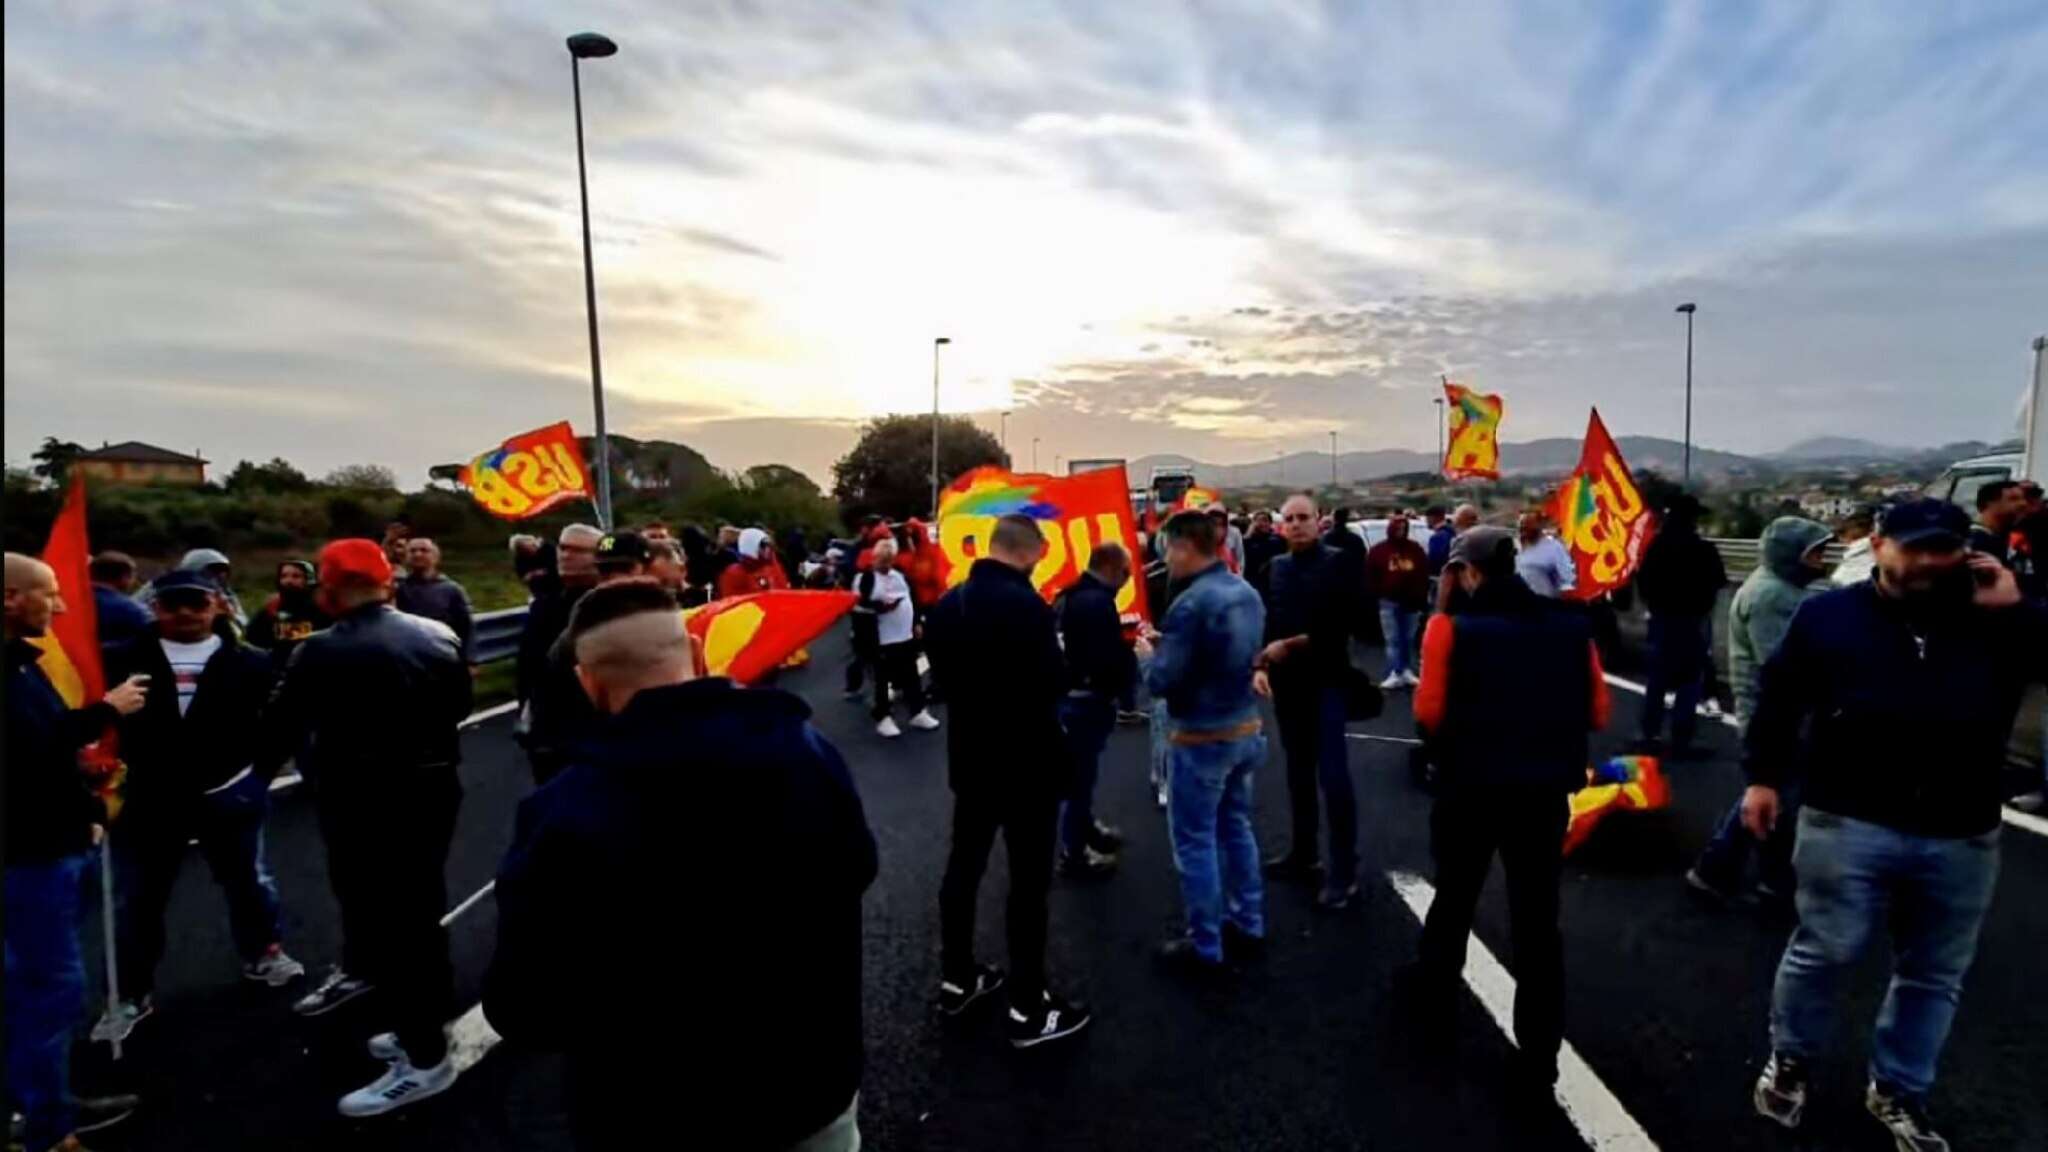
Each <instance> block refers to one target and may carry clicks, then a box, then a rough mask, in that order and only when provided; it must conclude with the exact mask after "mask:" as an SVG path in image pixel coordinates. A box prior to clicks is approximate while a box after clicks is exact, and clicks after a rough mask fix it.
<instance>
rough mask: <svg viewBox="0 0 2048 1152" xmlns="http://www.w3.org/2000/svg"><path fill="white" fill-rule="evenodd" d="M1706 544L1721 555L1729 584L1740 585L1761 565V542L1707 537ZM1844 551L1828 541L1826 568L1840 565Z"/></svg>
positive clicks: (1839, 546) (1839, 545)
mask: <svg viewBox="0 0 2048 1152" xmlns="http://www.w3.org/2000/svg"><path fill="white" fill-rule="evenodd" d="M1707 543H1709V544H1712V545H1713V546H1714V548H1715V550H1716V551H1718V552H1720V553H1721V566H1722V567H1724V568H1726V569H1727V570H1728V582H1729V583H1731V584H1740V583H1741V582H1742V581H1743V580H1744V579H1745V578H1747V577H1748V576H1749V574H1750V573H1751V572H1754V571H1756V567H1757V565H1758V564H1760V563H1762V557H1761V553H1762V548H1763V545H1762V542H1761V541H1757V540H1729V539H1725V538H1716V537H1709V538H1708V539H1707ZM1845 551H1846V549H1845V548H1844V547H1843V546H1842V544H1841V543H1840V542H1839V541H1829V543H1828V546H1827V552H1826V555H1827V562H1828V567H1830V568H1833V567H1834V566H1835V565H1837V564H1840V563H1841V562H1842V553H1843V552H1845Z"/></svg>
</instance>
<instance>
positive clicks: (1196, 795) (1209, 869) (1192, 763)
mask: <svg viewBox="0 0 2048 1152" xmlns="http://www.w3.org/2000/svg"><path fill="white" fill-rule="evenodd" d="M1170 761H1171V764H1172V769H1171V771H1172V785H1171V788H1172V791H1171V793H1170V794H1169V796H1168V799H1167V805H1166V824H1167V829H1168V831H1169V832H1171V833H1172V835H1173V862H1174V866H1175V867H1177V868H1179V869H1180V894H1181V900H1182V902H1183V903H1185V904H1186V905H1187V910H1188V935H1189V936H1190V937H1191V938H1192V939H1193V940H1194V942H1195V950H1196V951H1197V952H1200V953H1201V954H1202V958H1203V959H1205V960H1209V961H1212V962H1215V963H1219V964H1220V963H1222V961H1223V922H1224V920H1226V919H1228V920H1229V921H1230V923H1231V924H1232V925H1234V926H1235V927H1236V928H1237V930H1238V931H1240V932H1242V933H1244V934H1245V935H1247V936H1252V937H1264V936H1265V934H1266V889H1265V880H1264V878H1263V877H1261V875H1260V873H1259V842H1258V840H1257V839H1256V838H1255V837H1254V836H1253V835H1252V773H1253V772H1254V771H1256V770H1257V769H1258V767H1259V765H1261V764H1263V763H1265V762H1266V738H1265V736H1264V735H1261V734H1257V733H1254V734H1253V735H1250V736H1247V737H1244V738H1243V739H1241V740H1226V741H1223V742H1220V743H1216V744H1197V745H1192V746H1182V745H1178V744H1176V745H1174V746H1173V749H1172V752H1171V753H1170ZM1219 856H1220V858H1221V859H1220V862H1219Z"/></svg>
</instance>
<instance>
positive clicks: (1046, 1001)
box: [925, 515, 1089, 1048]
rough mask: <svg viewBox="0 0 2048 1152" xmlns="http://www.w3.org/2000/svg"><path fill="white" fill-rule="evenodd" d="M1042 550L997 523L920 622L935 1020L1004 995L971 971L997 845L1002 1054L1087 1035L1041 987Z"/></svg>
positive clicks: (1046, 785) (1046, 851)
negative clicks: (930, 721)
mask: <svg viewBox="0 0 2048 1152" xmlns="http://www.w3.org/2000/svg"><path fill="white" fill-rule="evenodd" d="M1044 554H1045V537H1044V535H1043V534H1042V533H1041V532H1040V531H1039V528H1038V522H1037V521H1035V520H1033V519H1031V518H1030V517H1028V516H1019V515H1012V516H1005V517H1003V518H1001V519H1000V520H998V521H996V526H995V529H994V531H992V532H991V533H990V534H989V541H988V549H987V555H986V557H985V558H984V559H980V560H976V561H975V562H974V567H973V568H972V569H970V570H969V571H968V574H967V581H966V583H964V584H961V585H960V586H958V587H956V588H954V589H953V590H952V591H950V592H948V593H946V594H945V596H943V597H941V598H940V599H939V602H938V603H937V604H936V605H934V606H933V607H932V610H931V613H930V615H928V616H927V617H926V619H925V643H926V646H927V650H928V652H929V654H930V658H931V663H932V674H933V676H934V677H935V678H936V679H937V680H938V681H939V683H940V685H941V686H942V687H943V688H944V690H945V693H946V701H947V707H948V709H949V711H950V716H949V719H950V720H951V723H949V724H948V725H947V730H946V752H947V759H948V762H949V767H948V770H947V780H948V783H949V784H950V785H951V786H952V789H953V849H952V853H951V854H950V855H949V856H948V857H947V858H946V876H945V880H944V881H943V882H942V883H941V885H940V888H939V930H940V935H941V938H942V940H941V947H942V949H943V956H942V957H941V960H940V967H941V972H940V983H939V1010H940V1011H941V1012H943V1013H945V1014H946V1015H948V1016H958V1015H960V1014H961V1013H963V1012H965V1011H966V1010H967V1009H968V1007H969V1006H971V1005H972V1004H974V1003H975V1002H976V1001H978V1000H980V999H981V998H982V997H984V996H987V995H988V994H989V993H991V992H994V991H996V990H997V989H999V988H1001V987H1002V986H1003V973H1002V971H1001V969H998V968H991V967H986V966H977V965H976V964H975V961H974V904H975V893H976V890H977V889H979V888H980V887H981V874H982V872H983V871H985V870H986V869H987V867H988V853H989V849H990V848H992V847H993V846H994V845H995V838H996V833H997V832H999V831H1000V832H1001V833H1002V834H1003V843H1004V844H1005V845H1006V846H1007V848H1008V850H1009V857H1010V901H1009V911H1008V934H1009V942H1010V968H1011V973H1010V981H1009V984H1010V996H1009V999H1010V1010H1009V1015H1008V1017H1007V1018H1006V1021H1005V1026H1006V1031H1007V1032H1008V1033H1009V1038H1010V1043H1011V1044H1012V1045H1013V1046H1015V1047H1018V1048H1030V1047H1034V1046H1036V1045H1039V1044H1043V1043H1046V1042H1048V1041H1053V1040H1058V1039H1061V1038H1063V1037H1066V1036H1071V1035H1073V1034H1074V1033H1076V1032H1079V1031H1080V1030H1081V1029H1083V1028H1085V1027H1087V1025H1088V1020H1089V1016H1088V1012H1087V1010H1086V1009H1084V1008H1082V1007H1080V1006H1078V1005H1072V1004H1068V1003H1067V1002H1066V1001H1064V1000H1062V999H1060V998H1059V997H1056V996H1054V995H1053V994H1052V993H1051V992H1050V991H1049V990H1047V988H1046V986H1045V931H1046V929H1045V917H1046V912H1045V897H1046V890H1047V889H1048V888H1049V887H1050V886H1051V884H1052V855H1053V839H1054V826H1055V824H1056V823H1057V820H1058V813H1059V805H1060V798H1061V797H1062V796H1064V795H1066V792H1067V787H1068V776H1069V775H1070V773H1069V771H1068V760H1067V755H1066V743H1065V736H1064V734H1063V733H1062V732H1061V730H1060V700H1061V698H1062V697H1063V696H1064V694H1065V692H1066V683H1067V673H1066V666H1065V663H1064V661H1063V660H1062V658H1061V656H1060V644H1059V636H1058V633H1057V630H1056V628H1055V626H1054V622H1053V613H1052V608H1051V607H1050V606H1049V605H1047V604H1046V602H1045V598H1044V597H1042V596H1040V595H1039V594H1038V589H1036V588H1034V587H1032V584H1031V570H1032V569H1033V568H1035V567H1036V566H1037V565H1038V561H1039V559H1040V557H1042V556H1043V555H1044Z"/></svg>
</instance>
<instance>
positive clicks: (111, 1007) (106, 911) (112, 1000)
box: [92, 831, 131, 1060]
mask: <svg viewBox="0 0 2048 1152" xmlns="http://www.w3.org/2000/svg"><path fill="white" fill-rule="evenodd" d="M100 931H101V932H103V933H105V935H106V941H107V946H106V968H107V1007H106V1011H105V1012H104V1013H103V1014H102V1015H101V1016H100V1021H99V1023H97V1024H95V1025H93V1029H92V1038H93V1039H95V1040H105V1041H106V1042H107V1045H108V1046H109V1047H110V1048H112V1049H113V1053H114V1059H116V1060H119V1059H120V1058H121V1041H123V1040H125V1039H127V1038H128V1031H129V1028H130V1027H131V1025H128V1024H127V1022H126V1021H125V1020H123V1019H122V1016H121V970H120V964H119V962H118V961H117V959H116V952H115V948H114V836H113V833H111V832H104V831H103V832H101V833H100Z"/></svg>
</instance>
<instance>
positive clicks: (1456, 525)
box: [1451, 504, 1479, 532]
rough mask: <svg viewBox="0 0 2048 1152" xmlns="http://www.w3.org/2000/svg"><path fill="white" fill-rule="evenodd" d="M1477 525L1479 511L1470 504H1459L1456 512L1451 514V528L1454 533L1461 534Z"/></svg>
mask: <svg viewBox="0 0 2048 1152" xmlns="http://www.w3.org/2000/svg"><path fill="white" fill-rule="evenodd" d="M1478 523H1479V509H1477V508H1474V507H1473V506H1472V505H1470V504H1460V505H1458V509H1457V511H1455V512H1453V513H1451V528H1452V530H1454V531H1457V532H1463V531H1466V530H1467V529H1470V528H1472V527H1473V526H1474V525H1476V524H1478Z"/></svg>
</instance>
